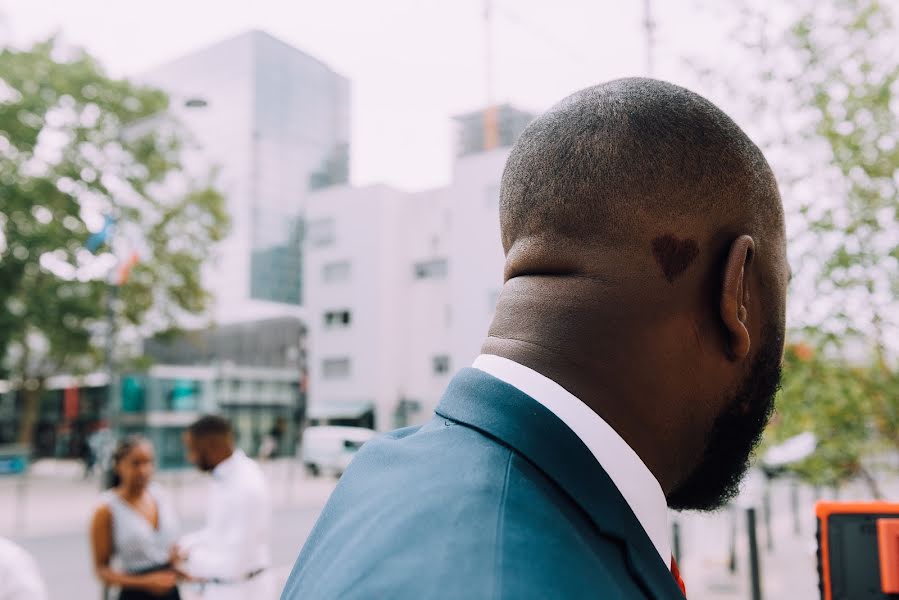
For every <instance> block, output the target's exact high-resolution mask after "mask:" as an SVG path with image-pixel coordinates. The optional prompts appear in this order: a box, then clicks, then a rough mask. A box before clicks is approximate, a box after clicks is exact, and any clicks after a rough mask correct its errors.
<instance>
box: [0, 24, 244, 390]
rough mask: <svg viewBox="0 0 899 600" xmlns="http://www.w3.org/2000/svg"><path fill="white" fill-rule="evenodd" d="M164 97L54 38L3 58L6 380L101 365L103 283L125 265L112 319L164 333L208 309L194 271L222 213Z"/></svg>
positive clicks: (0, 306)
mask: <svg viewBox="0 0 899 600" xmlns="http://www.w3.org/2000/svg"><path fill="white" fill-rule="evenodd" d="M168 103H169V99H168V97H167V96H166V94H165V93H163V92H162V91H160V90H157V89H152V88H148V87H143V86H140V85H136V84H134V83H131V82H129V81H126V80H120V79H114V78H110V77H108V76H107V75H105V74H104V72H103V70H102V69H101V68H100V66H99V65H98V64H97V62H96V61H95V60H93V59H92V58H91V57H90V56H88V55H87V54H86V53H84V52H82V51H78V50H71V49H65V48H63V47H61V45H60V44H58V43H57V42H56V41H54V40H49V41H46V42H43V43H39V44H36V45H35V46H34V47H32V48H31V49H29V50H24V51H23V50H15V49H11V48H6V49H4V50H2V52H0V281H2V285H0V365H2V371H3V372H4V373H5V375H6V376H7V377H11V378H13V379H14V380H21V381H29V380H37V381H39V380H41V379H42V378H44V377H46V376H48V375H50V374H53V373H58V372H61V371H62V372H79V371H84V370H86V369H91V368H94V367H96V365H97V362H98V358H99V354H100V353H99V352H98V348H99V347H101V346H102V344H101V343H100V342H102V341H103V336H104V335H106V334H107V332H106V329H105V320H106V316H107V315H106V311H107V307H106V304H107V299H108V296H107V294H109V292H110V289H111V288H110V283H113V284H114V283H116V281H115V280H116V278H117V277H118V278H121V276H122V271H123V270H124V269H126V268H127V267H128V266H131V267H132V268H131V270H130V274H129V276H128V277H127V280H126V281H125V282H124V283H123V284H122V285H120V286H119V287H118V290H117V291H118V293H117V294H116V295H115V298H116V300H115V302H114V303H112V306H111V308H112V310H113V313H114V319H115V321H116V322H118V323H120V324H121V325H123V326H132V327H140V328H142V329H163V328H167V327H171V326H173V325H177V322H178V320H179V318H181V317H182V316H183V315H185V314H198V313H202V312H203V311H204V309H205V307H206V304H207V300H208V295H207V293H206V291H205V290H204V289H203V287H202V285H201V279H200V266H201V265H202V264H203V262H204V261H206V260H208V259H209V258H210V255H211V252H212V251H213V248H214V244H215V242H217V241H219V240H220V239H222V237H223V236H224V235H225V233H226V230H227V224H228V219H227V215H226V214H225V212H224V202H223V197H222V195H221V194H220V193H219V192H218V191H216V190H215V189H214V188H213V187H212V185H211V183H210V182H211V178H210V177H209V176H206V175H204V177H203V179H198V178H196V177H193V176H191V175H188V171H187V169H186V168H185V164H184V160H185V156H187V154H186V152H187V150H188V149H189V145H188V137H187V135H186V134H185V132H184V130H183V128H181V127H180V126H179V124H178V123H177V122H176V121H174V119H173V118H171V117H170V116H168V115H169V113H168V111H167V109H168ZM106 218H108V219H110V220H112V221H113V225H112V227H111V228H110V229H109V230H108V233H109V235H108V236H106V237H105V239H102V240H101V241H102V243H99V244H97V246H99V247H98V248H96V249H95V252H91V251H90V250H88V249H87V248H86V246H85V245H86V242H87V241H88V239H89V238H90V237H91V236H92V235H94V236H95V239H97V238H96V236H97V234H98V231H100V230H102V228H103V224H104V219H106ZM101 237H102V235H101ZM132 261H136V262H134V263H133V264H132ZM0 376H3V373H0ZM30 387H33V385H32V386H30Z"/></svg>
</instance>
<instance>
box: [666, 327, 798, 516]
mask: <svg viewBox="0 0 899 600" xmlns="http://www.w3.org/2000/svg"><path fill="white" fill-rule="evenodd" d="M783 338H784V336H783V334H782V333H781V334H773V335H766V336H765V343H764V345H763V346H762V347H761V349H760V350H759V353H758V355H757V356H756V358H755V361H754V362H753V364H752V367H751V368H750V370H749V373H748V374H747V376H746V378H745V379H744V380H743V382H742V383H741V384H740V385H739V386H738V388H737V389H736V391H735V392H733V393H732V394H730V397H729V399H728V400H727V401H726V402H725V408H724V410H723V411H722V412H721V414H720V415H718V417H717V418H716V419H715V422H714V423H713V425H712V431H711V432H710V433H709V435H708V438H707V440H708V441H707V442H706V447H705V451H704V452H703V455H702V459H701V460H700V462H699V464H698V465H697V466H696V468H695V469H693V472H692V473H690V475H689V476H688V477H687V478H686V479H685V480H684V481H683V482H682V483H681V484H680V485H678V486H677V487H676V488H675V489H674V491H672V492H671V494H669V496H668V506H669V507H671V508H673V509H675V510H701V511H712V510H717V509H719V508H721V507H722V506H724V505H725V504H727V503H728V502H730V501H731V500H733V499H734V498H735V497H736V496H737V493H738V492H739V490H740V482H741V481H742V480H743V476H744V475H745V474H746V471H748V470H749V459H750V456H751V455H752V452H753V451H754V450H755V448H756V447H757V446H758V444H759V442H760V441H761V439H762V432H764V430H765V426H766V425H767V424H768V421H769V420H770V419H771V415H772V414H773V413H774V397H775V396H776V395H777V391H778V390H779V389H780V375H781V359H782V357H783Z"/></svg>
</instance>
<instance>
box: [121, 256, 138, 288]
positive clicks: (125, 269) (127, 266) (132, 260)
mask: <svg viewBox="0 0 899 600" xmlns="http://www.w3.org/2000/svg"><path fill="white" fill-rule="evenodd" d="M138 262H140V256H138V254H137V251H136V250H132V252H131V256H129V257H128V260H126V261H125V262H123V263H122V264H121V265H119V269H118V271H117V272H116V281H115V284H116V285H124V284H125V282H126V281H128V276H129V275H131V269H133V268H134V265H136V264H137V263H138Z"/></svg>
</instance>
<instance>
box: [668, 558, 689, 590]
mask: <svg viewBox="0 0 899 600" xmlns="http://www.w3.org/2000/svg"><path fill="white" fill-rule="evenodd" d="M671 574H672V575H673V576H674V581H676V582H677V587H679V588H680V591H682V592H683V593H684V598H686V597H687V586H685V585H684V580H683V579H681V578H680V569H678V568H677V561H676V560H674V557H673V556H672V557H671Z"/></svg>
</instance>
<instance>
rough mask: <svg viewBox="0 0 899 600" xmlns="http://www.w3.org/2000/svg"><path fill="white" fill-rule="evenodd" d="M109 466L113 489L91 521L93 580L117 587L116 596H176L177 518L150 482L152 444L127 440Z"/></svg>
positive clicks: (132, 599)
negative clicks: (94, 576) (174, 550)
mask: <svg viewBox="0 0 899 600" xmlns="http://www.w3.org/2000/svg"><path fill="white" fill-rule="evenodd" d="M112 470H113V474H112V477H111V481H110V484H111V488H110V489H109V490H107V491H106V492H105V493H104V494H103V496H102V503H101V505H100V506H99V507H98V508H97V510H96V512H95V513H94V518H93V521H92V523H91V546H92V549H93V556H94V568H95V569H96V573H97V578H98V579H99V580H100V581H101V582H102V583H103V584H104V585H105V586H111V587H118V588H120V589H121V592H120V593H119V600H150V599H153V600H161V599H163V600H179V598H180V595H179V593H178V587H177V583H178V577H179V575H178V573H177V572H176V571H175V569H174V568H173V565H172V554H173V549H174V544H175V541H176V540H177V536H178V533H179V526H178V520H177V516H176V514H175V510H174V507H173V506H172V503H171V501H170V500H169V499H168V497H167V495H166V494H165V493H164V492H163V490H162V489H161V488H160V487H159V486H158V485H156V484H155V483H153V473H154V470H155V456H154V450H153V445H152V444H151V443H150V441H149V440H147V439H145V438H143V437H140V436H131V437H128V438H125V439H124V440H122V441H121V442H120V443H119V444H118V446H117V447H116V450H115V452H114V454H113V460H112ZM114 563H117V565H118V566H117V567H113V564H114Z"/></svg>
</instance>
